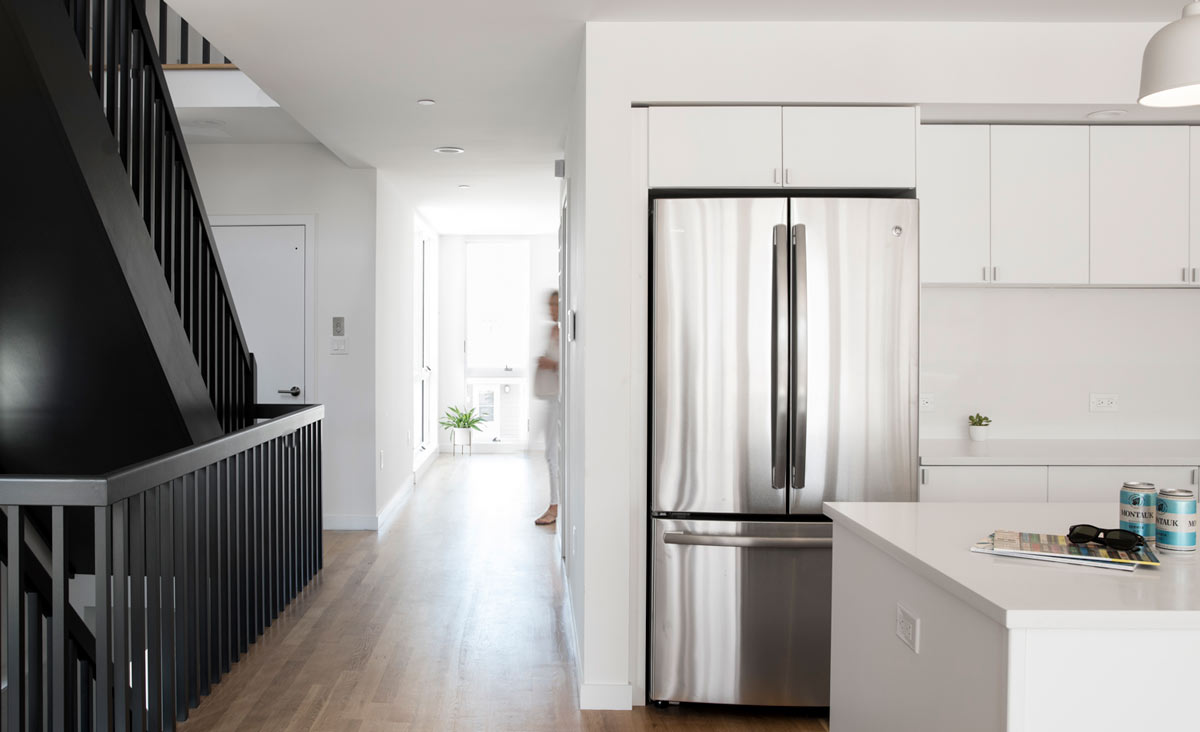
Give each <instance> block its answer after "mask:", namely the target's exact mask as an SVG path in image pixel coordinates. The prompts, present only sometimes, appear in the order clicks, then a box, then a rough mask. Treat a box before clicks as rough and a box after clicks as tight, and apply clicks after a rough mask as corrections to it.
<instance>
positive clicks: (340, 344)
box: [329, 336, 350, 356]
mask: <svg viewBox="0 0 1200 732" xmlns="http://www.w3.org/2000/svg"><path fill="white" fill-rule="evenodd" d="M349 352H350V350H349V347H348V346H347V345H346V336H333V337H332V338H330V339H329V355H331V356H345V355H346V354H347V353H349Z"/></svg>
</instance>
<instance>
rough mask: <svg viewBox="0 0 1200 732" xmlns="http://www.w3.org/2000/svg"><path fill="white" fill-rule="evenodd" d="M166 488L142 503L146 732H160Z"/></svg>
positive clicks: (146, 496) (153, 492)
mask: <svg viewBox="0 0 1200 732" xmlns="http://www.w3.org/2000/svg"><path fill="white" fill-rule="evenodd" d="M169 490H170V486H169V485H165V486H155V487H154V488H151V489H150V490H148V491H146V493H145V494H143V500H144V501H145V521H146V536H145V548H144V550H143V551H144V552H145V555H146V678H147V680H148V682H149V688H148V689H147V691H146V696H147V701H148V703H147V705H146V728H147V730H149V732H159V730H161V729H162V712H163V707H162V630H161V628H160V625H161V620H162V609H161V608H162V592H163V589H162V560H163V556H162V554H163V552H162V544H161V541H162V540H161V538H160V537H159V532H160V529H161V527H160V516H161V512H160V511H159V501H160V496H161V494H163V493H166V492H167V491H169Z"/></svg>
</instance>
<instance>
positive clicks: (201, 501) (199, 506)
mask: <svg viewBox="0 0 1200 732" xmlns="http://www.w3.org/2000/svg"><path fill="white" fill-rule="evenodd" d="M211 470H212V469H211V468H203V469H201V470H200V471H199V472H198V473H197V481H196V521H195V527H194V531H193V533H194V534H195V536H194V537H193V540H194V541H195V543H194V544H193V546H194V547H195V551H196V565H195V566H196V582H195V584H194V586H195V588H196V662H197V670H196V674H197V680H198V682H199V685H200V688H199V693H200V696H202V697H204V696H208V693H209V691H210V690H211V688H212V685H211V680H210V678H209V675H208V666H209V664H208V659H209V647H208V619H209V613H208V491H209V473H210V472H211Z"/></svg>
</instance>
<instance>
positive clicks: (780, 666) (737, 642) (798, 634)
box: [649, 519, 833, 706]
mask: <svg viewBox="0 0 1200 732" xmlns="http://www.w3.org/2000/svg"><path fill="white" fill-rule="evenodd" d="M653 524H654V527H653V530H654V535H653V546H652V553H653V554H652V557H653V559H652V566H651V578H650V581H651V590H650V685H649V692H650V698H651V699H653V700H655V701H688V702H709V703H716V704H758V705H771V706H828V705H829V615H830V601H831V581H832V559H833V551H832V543H833V540H832V536H833V525H832V524H830V523H816V522H812V523H808V522H806V523H785V522H738V521H681V520H675V519H654V521H653Z"/></svg>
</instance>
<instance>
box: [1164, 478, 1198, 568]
mask: <svg viewBox="0 0 1200 732" xmlns="http://www.w3.org/2000/svg"><path fill="white" fill-rule="evenodd" d="M1156 508H1157V511H1156V517H1155V526H1156V533H1157V536H1158V548H1159V549H1167V550H1170V551H1177V552H1194V551H1196V494H1195V493H1193V492H1192V491H1190V490H1187V489H1186V488H1163V489H1162V490H1160V491H1159V492H1158V504H1157V506H1156Z"/></svg>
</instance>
